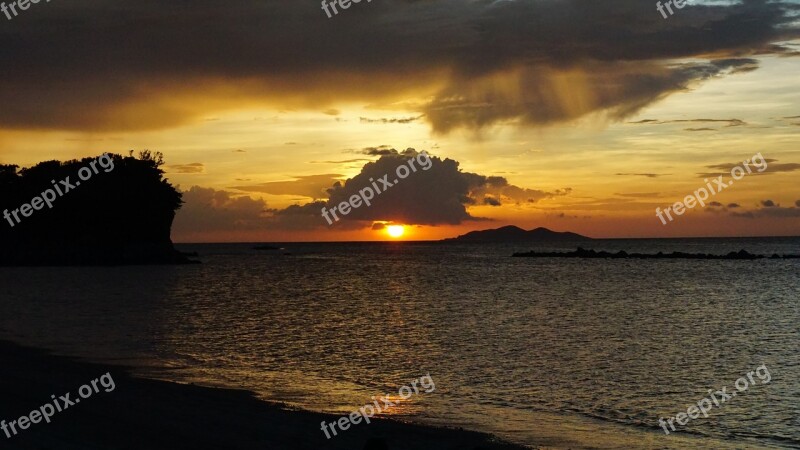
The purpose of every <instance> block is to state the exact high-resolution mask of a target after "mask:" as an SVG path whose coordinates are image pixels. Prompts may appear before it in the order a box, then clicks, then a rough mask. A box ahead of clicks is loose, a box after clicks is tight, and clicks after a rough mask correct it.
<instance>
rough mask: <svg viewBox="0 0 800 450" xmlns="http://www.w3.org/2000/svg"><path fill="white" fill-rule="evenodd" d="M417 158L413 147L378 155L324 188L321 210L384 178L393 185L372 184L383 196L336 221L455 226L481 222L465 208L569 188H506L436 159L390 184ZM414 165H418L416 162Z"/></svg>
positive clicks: (551, 194)
mask: <svg viewBox="0 0 800 450" xmlns="http://www.w3.org/2000/svg"><path fill="white" fill-rule="evenodd" d="M417 155H418V153H417V152H416V151H415V150H414V149H407V150H405V151H403V152H401V153H400V154H391V155H384V156H381V158H379V159H378V160H377V161H375V162H371V163H368V164H366V165H364V167H363V168H362V169H361V172H360V173H359V174H358V175H356V176H354V177H353V178H351V179H348V180H346V181H345V182H344V183H338V184H336V185H335V186H334V187H332V188H331V189H330V190H329V193H330V199H329V200H328V202H327V207H328V208H329V209H330V208H332V207H334V206H337V205H339V204H340V203H341V202H344V201H347V200H348V199H350V198H351V197H352V196H353V195H358V193H359V191H360V190H362V189H364V188H367V187H370V186H373V184H372V182H373V181H374V180H379V179H381V178H382V177H384V175H389V178H388V180H389V181H390V182H392V183H393V186H391V187H388V188H384V187H383V186H382V184H378V186H379V187H381V188H382V189H381V190H382V191H383V192H381V193H380V194H379V195H378V194H376V195H375V198H374V199H373V200H372V201H371V203H372V204H371V205H370V206H368V207H367V206H362V207H360V208H357V209H353V210H352V211H351V212H350V213H349V214H348V215H347V216H343V217H342V222H346V221H370V222H373V221H392V222H396V223H404V224H414V225H442V224H451V225H456V224H460V223H462V222H464V221H469V220H482V219H480V218H478V217H474V216H472V215H471V214H470V213H469V212H468V211H467V207H468V206H470V205H491V206H499V205H501V204H503V203H515V204H521V203H534V202H537V201H539V200H542V199H546V198H552V197H556V196H564V195H568V194H569V193H570V192H571V189H570V188H565V189H559V190H556V191H554V192H546V191H540V190H534V189H525V188H521V187H518V186H514V185H512V184H509V183H508V180H506V179H505V178H504V177H496V176H484V175H480V174H476V173H470V172H462V171H461V170H460V169H459V163H458V162H457V161H454V160H452V159H441V158H438V157H430V163H431V164H430V167H429V169H428V170H417V171H416V172H415V173H412V174H411V175H410V176H409V177H408V178H406V179H403V180H399V181H397V182H395V180H396V178H397V177H396V171H397V167H398V166H401V165H406V164H407V162H408V160H409V159H410V158H411V157H417ZM415 159H416V158H415ZM423 162H424V161H423ZM417 166H418V167H424V166H420V164H417Z"/></svg>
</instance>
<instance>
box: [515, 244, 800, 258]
mask: <svg viewBox="0 0 800 450" xmlns="http://www.w3.org/2000/svg"><path fill="white" fill-rule="evenodd" d="M511 256H514V257H521V258H611V259H743V260H753V259H764V258H769V259H797V258H800V255H782V256H781V255H778V254H773V255H772V256H769V257H767V256H764V255H754V254H752V253H750V252H747V251H745V250H739V251H738V252H730V253H728V254H727V255H712V254H708V253H684V252H672V253H663V252H658V253H628V252H626V251H624V250H620V251H618V252H617V253H611V252H607V251H599V252H598V251H595V250H586V249H583V248H581V247H578V249H577V250H575V251H574V252H535V251H530V252H518V253H514V254H513V255H511Z"/></svg>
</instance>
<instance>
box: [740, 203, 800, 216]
mask: <svg viewBox="0 0 800 450" xmlns="http://www.w3.org/2000/svg"><path fill="white" fill-rule="evenodd" d="M729 214H730V215H731V216H732V217H741V218H745V219H755V218H759V217H772V218H778V219H795V218H798V217H800V200H798V201H797V202H796V203H795V206H789V207H783V206H781V205H780V204H779V203H775V202H774V201H772V200H769V199H767V200H762V201H761V202H759V207H758V208H757V209H752V210H749V211H743V212H733V211H731V212H730V213H729Z"/></svg>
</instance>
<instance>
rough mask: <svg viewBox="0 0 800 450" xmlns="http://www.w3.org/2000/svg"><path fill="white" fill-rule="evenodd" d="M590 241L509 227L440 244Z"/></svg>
mask: <svg viewBox="0 0 800 450" xmlns="http://www.w3.org/2000/svg"><path fill="white" fill-rule="evenodd" d="M591 240H592V238H590V237H586V236H582V235H580V234H577V233H571V232H558V231H552V230H548V229H547V228H543V227H539V228H534V229H533V230H528V231H526V230H523V229H522V228H520V227H516V226H513V225H509V226H506V227H502V228H495V229H491V230H480V231H471V232H469V233H467V234H463V235H461V236H458V237H455V238H448V239H443V240H442V241H441V242H455V243H462V242H487V243H500V242H566V241H569V242H577V241H591Z"/></svg>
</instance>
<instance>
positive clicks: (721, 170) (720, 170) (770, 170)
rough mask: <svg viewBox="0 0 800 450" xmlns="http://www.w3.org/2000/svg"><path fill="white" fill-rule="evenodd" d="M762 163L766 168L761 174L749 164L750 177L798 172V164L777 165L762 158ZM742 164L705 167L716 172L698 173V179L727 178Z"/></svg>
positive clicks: (799, 164) (775, 160)
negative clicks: (764, 163) (765, 164)
mask: <svg viewBox="0 0 800 450" xmlns="http://www.w3.org/2000/svg"><path fill="white" fill-rule="evenodd" d="M764 161H765V162H766V163H767V168H766V170H764V171H763V172H759V171H758V168H757V166H754V164H752V163H751V164H750V167H751V168H752V169H751V173H750V175H772V174H776V173H781V172H794V171H796V170H800V163H778V164H776V162H777V161H778V160H777V159H770V158H764ZM742 165H743V164H742V163H724V164H712V165H710V166H706V167H707V168H709V169H714V170H716V172H702V173H698V174H697V177H698V178H713V177H718V176H720V175H722V176H729V175H730V174H731V170H733V168H734V167H737V166H738V167H741V166H742Z"/></svg>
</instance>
